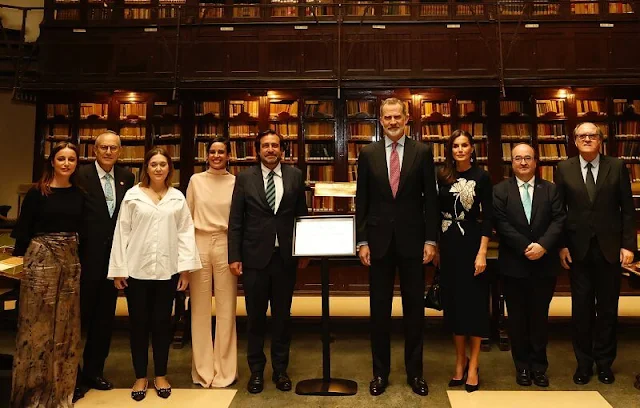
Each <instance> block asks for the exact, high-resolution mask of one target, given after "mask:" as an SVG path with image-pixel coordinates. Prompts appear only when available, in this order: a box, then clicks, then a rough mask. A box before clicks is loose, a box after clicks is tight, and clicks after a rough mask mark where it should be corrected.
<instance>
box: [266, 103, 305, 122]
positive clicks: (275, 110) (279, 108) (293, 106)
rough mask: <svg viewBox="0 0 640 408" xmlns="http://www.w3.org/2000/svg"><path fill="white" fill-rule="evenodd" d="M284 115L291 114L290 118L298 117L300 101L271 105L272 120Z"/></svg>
mask: <svg viewBox="0 0 640 408" xmlns="http://www.w3.org/2000/svg"><path fill="white" fill-rule="evenodd" d="M282 113H286V114H289V115H290V116H298V101H293V102H291V103H277V102H271V103H269V117H270V118H277V117H278V115H280V114H282Z"/></svg>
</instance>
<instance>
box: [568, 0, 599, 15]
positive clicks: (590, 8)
mask: <svg viewBox="0 0 640 408" xmlns="http://www.w3.org/2000/svg"><path fill="white" fill-rule="evenodd" d="M599 10H600V9H599V7H598V3H597V2H593V3H574V2H571V14H598V13H599Z"/></svg>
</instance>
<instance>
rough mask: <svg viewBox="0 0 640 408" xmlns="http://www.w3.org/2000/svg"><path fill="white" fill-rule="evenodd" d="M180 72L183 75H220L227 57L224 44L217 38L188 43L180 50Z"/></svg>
mask: <svg viewBox="0 0 640 408" xmlns="http://www.w3.org/2000/svg"><path fill="white" fill-rule="evenodd" d="M181 52H182V58H181V60H182V64H183V65H182V66H181V71H182V72H183V74H184V75H187V76H189V75H195V76H207V75H221V74H222V73H223V71H224V67H225V62H226V61H227V55H226V52H225V47H224V44H222V42H221V41H220V39H219V38H217V37H208V38H202V39H201V40H198V42H195V43H190V44H189V45H188V47H185V48H183V49H182V51H181Z"/></svg>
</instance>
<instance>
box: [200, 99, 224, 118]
mask: <svg viewBox="0 0 640 408" xmlns="http://www.w3.org/2000/svg"><path fill="white" fill-rule="evenodd" d="M194 109H195V115H196V116H204V115H213V116H214V117H216V118H219V117H220V113H221V112H222V103H221V102H195V106H194Z"/></svg>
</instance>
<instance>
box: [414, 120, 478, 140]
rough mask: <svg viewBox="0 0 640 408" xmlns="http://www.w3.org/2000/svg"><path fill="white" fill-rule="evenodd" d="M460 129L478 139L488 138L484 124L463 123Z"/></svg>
mask: <svg viewBox="0 0 640 408" xmlns="http://www.w3.org/2000/svg"><path fill="white" fill-rule="evenodd" d="M459 128H460V130H464V131H465V132H468V133H469V134H471V136H473V137H478V136H481V137H483V138H486V137H487V132H486V129H485V126H484V123H482V122H476V123H469V122H463V123H460V125H459ZM423 134H424V133H423Z"/></svg>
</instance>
